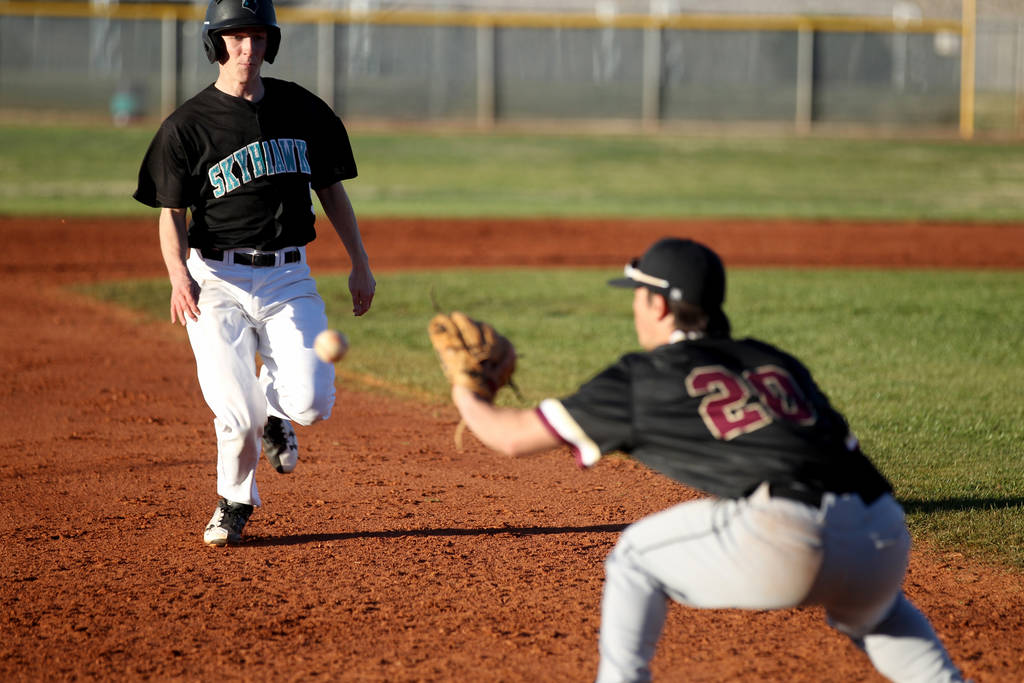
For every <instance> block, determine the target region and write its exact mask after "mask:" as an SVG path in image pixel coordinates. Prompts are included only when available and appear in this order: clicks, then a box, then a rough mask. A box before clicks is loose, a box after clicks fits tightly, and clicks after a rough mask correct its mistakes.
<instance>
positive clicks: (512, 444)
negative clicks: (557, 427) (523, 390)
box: [452, 386, 559, 456]
mask: <svg viewBox="0 0 1024 683" xmlns="http://www.w3.org/2000/svg"><path fill="white" fill-rule="evenodd" d="M452 401H453V402H454V403H455V407H456V408H458V410H459V413H460V414H461V415H462V419H463V420H465V421H466V426H467V427H469V429H470V430H471V431H472V432H473V433H474V434H476V436H477V438H478V439H480V441H482V442H483V444H484V445H485V446H487V447H488V448H491V449H493V450H496V451H498V452H499V453H504V454H505V455H513V456H515V455H528V454H530V453H536V452H537V451H543V450H547V449H549V448H554V447H555V446H557V445H558V444H559V441H558V439H557V438H556V437H555V436H554V434H552V433H551V432H550V431H549V430H548V428H547V427H546V426H544V423H543V422H542V421H541V419H540V417H538V415H537V413H536V412H535V411H533V410H517V409H514V408H499V407H496V406H493V405H491V404H490V403H487V402H486V401H483V400H481V399H480V398H478V397H477V396H476V395H475V394H473V392H471V391H470V390H469V389H466V388H465V387H461V386H454V387H452Z"/></svg>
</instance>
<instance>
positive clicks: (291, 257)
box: [199, 249, 302, 268]
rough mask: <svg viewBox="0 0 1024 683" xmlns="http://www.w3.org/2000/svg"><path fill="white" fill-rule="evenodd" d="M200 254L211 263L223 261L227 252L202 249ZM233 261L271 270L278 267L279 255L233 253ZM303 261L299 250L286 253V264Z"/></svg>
mask: <svg viewBox="0 0 1024 683" xmlns="http://www.w3.org/2000/svg"><path fill="white" fill-rule="evenodd" d="M199 253H200V254H202V255H203V258H204V259H209V260H210V261H223V260H224V256H225V254H226V253H227V252H224V251H221V250H220V249H200V250H199ZM231 260H232V261H233V262H234V263H236V264H238V265H240V266H256V267H257V268H269V267H270V266H276V265H277V253H276V252H273V251H264V252H257V253H255V254H247V253H245V252H244V251H236V252H232V254H231ZM301 260H302V254H300V253H299V250H298V249H292V250H291V251H286V252H285V254H284V260H283V262H284V263H298V262H299V261H301Z"/></svg>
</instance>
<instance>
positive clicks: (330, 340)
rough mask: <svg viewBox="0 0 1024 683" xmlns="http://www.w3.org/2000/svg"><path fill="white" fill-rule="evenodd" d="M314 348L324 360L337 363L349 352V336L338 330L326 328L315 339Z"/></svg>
mask: <svg viewBox="0 0 1024 683" xmlns="http://www.w3.org/2000/svg"><path fill="white" fill-rule="evenodd" d="M313 350H314V351H315V352H316V355H317V357H318V358H319V359H320V360H322V361H323V362H325V363H337V362H338V361H340V360H341V359H342V358H344V357H345V354H346V353H348V337H346V336H345V334H344V333H343V332H339V331H338V330H331V329H327V330H324V331H323V332H321V333H320V334H318V335H317V336H316V339H314V340H313Z"/></svg>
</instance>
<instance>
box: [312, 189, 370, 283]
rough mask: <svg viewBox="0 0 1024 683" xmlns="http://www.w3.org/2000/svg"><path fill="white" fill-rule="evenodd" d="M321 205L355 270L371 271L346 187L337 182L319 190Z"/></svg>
mask: <svg viewBox="0 0 1024 683" xmlns="http://www.w3.org/2000/svg"><path fill="white" fill-rule="evenodd" d="M317 196H318V197H319V198H320V204H321V205H322V206H323V207H324V213H325V214H326V215H327V219H328V220H329V221H330V222H331V226H332V227H333V228H334V231H335V232H336V233H338V237H339V238H341V243H342V244H343V245H344V246H345V251H347V252H348V256H349V259H350V260H351V261H352V268H353V269H367V270H368V269H369V267H370V259H369V257H368V256H367V254H366V248H365V247H364V246H363V238H362V235H361V234H360V232H359V223H358V222H357V221H356V213H355V210H354V209H353V208H352V202H351V201H349V198H348V193H346V192H345V188H344V186H343V185H342V184H341V183H340V182H337V183H335V184H334V185H331V186H330V187H327V188H324V189H322V190H317Z"/></svg>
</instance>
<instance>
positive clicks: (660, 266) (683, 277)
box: [608, 237, 725, 314]
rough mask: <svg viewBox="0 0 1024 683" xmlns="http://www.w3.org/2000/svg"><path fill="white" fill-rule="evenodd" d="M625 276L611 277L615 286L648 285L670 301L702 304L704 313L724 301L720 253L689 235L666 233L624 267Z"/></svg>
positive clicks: (717, 307)
mask: <svg viewBox="0 0 1024 683" xmlns="http://www.w3.org/2000/svg"><path fill="white" fill-rule="evenodd" d="M623 273H624V275H625V277H622V278H617V279H615V280H609V281H608V284H609V285H611V286H613V287H632V288H636V287H646V288H647V289H650V290H651V291H653V292H657V293H658V294H661V295H663V296H664V297H665V298H667V299H669V300H671V301H685V302H687V303H690V304H693V305H695V306H700V307H701V308H702V309H703V310H704V312H705V313H708V314H711V313H714V312H717V311H720V310H721V308H722V303H723V302H724V301H725V267H724V266H723V265H722V260H721V259H720V258H718V254H716V253H715V252H714V251H712V250H711V249H709V248H708V247H706V246H704V245H703V244H700V243H699V242H694V241H693V240H690V239H680V238H678V237H665V238H663V239H660V240H658V241H657V242H655V243H654V244H652V245H651V246H650V248H648V249H647V251H646V252H644V255H643V256H641V257H640V258H636V259H633V260H632V261H630V262H629V263H627V264H626V267H625V269H624V270H623Z"/></svg>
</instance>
